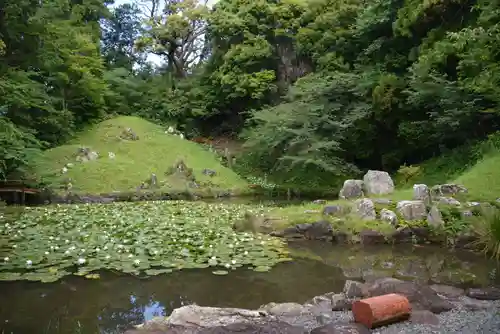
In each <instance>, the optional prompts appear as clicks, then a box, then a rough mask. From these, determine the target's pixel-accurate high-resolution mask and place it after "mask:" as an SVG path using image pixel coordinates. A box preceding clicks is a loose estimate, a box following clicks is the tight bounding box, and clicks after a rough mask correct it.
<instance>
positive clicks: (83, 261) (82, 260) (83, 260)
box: [78, 257, 87, 264]
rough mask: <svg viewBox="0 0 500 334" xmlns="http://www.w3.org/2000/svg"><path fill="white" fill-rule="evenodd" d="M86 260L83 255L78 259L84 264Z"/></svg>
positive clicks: (79, 262)
mask: <svg viewBox="0 0 500 334" xmlns="http://www.w3.org/2000/svg"><path fill="white" fill-rule="evenodd" d="M85 262H87V261H86V260H85V259H84V258H83V257H81V258H79V259H78V264H84V263H85Z"/></svg>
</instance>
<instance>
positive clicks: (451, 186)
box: [431, 183, 467, 197]
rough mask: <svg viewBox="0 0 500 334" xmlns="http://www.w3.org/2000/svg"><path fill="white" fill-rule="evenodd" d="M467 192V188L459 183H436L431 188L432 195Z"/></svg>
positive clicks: (450, 194)
mask: <svg viewBox="0 0 500 334" xmlns="http://www.w3.org/2000/svg"><path fill="white" fill-rule="evenodd" d="M463 193H467V188H465V187H464V186H462V185H460V184H455V183H447V184H438V185H436V186H434V187H432V189H431V194H432V196H436V197H437V196H454V195H456V194H463Z"/></svg>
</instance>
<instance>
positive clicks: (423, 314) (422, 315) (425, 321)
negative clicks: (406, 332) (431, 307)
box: [410, 310, 439, 326]
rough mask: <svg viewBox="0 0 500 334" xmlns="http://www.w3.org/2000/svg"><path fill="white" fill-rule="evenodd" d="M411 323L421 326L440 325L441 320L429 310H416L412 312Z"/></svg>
mask: <svg viewBox="0 0 500 334" xmlns="http://www.w3.org/2000/svg"><path fill="white" fill-rule="evenodd" d="M410 321H411V322H413V323H415V324H421V325H434V326H438V325H439V318H438V317H437V316H436V315H435V314H434V313H432V312H431V311H427V310H415V311H412V312H411V316H410Z"/></svg>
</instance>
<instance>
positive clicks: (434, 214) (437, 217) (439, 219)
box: [427, 205, 444, 228]
mask: <svg viewBox="0 0 500 334" xmlns="http://www.w3.org/2000/svg"><path fill="white" fill-rule="evenodd" d="M427 224H429V226H432V227H434V228H436V227H441V226H443V224H444V221H443V216H442V215H441V211H439V209H438V207H437V206H436V205H433V206H432V207H431V209H430V210H429V214H428V215H427Z"/></svg>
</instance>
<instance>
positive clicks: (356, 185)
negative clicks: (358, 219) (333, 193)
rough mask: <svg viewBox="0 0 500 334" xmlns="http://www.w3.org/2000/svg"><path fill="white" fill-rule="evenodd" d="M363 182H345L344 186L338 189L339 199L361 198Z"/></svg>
mask: <svg viewBox="0 0 500 334" xmlns="http://www.w3.org/2000/svg"><path fill="white" fill-rule="evenodd" d="M363 196H364V194H363V181H362V180H345V181H344V186H343V187H342V189H340V193H339V198H341V199H350V198H359V197H363Z"/></svg>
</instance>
